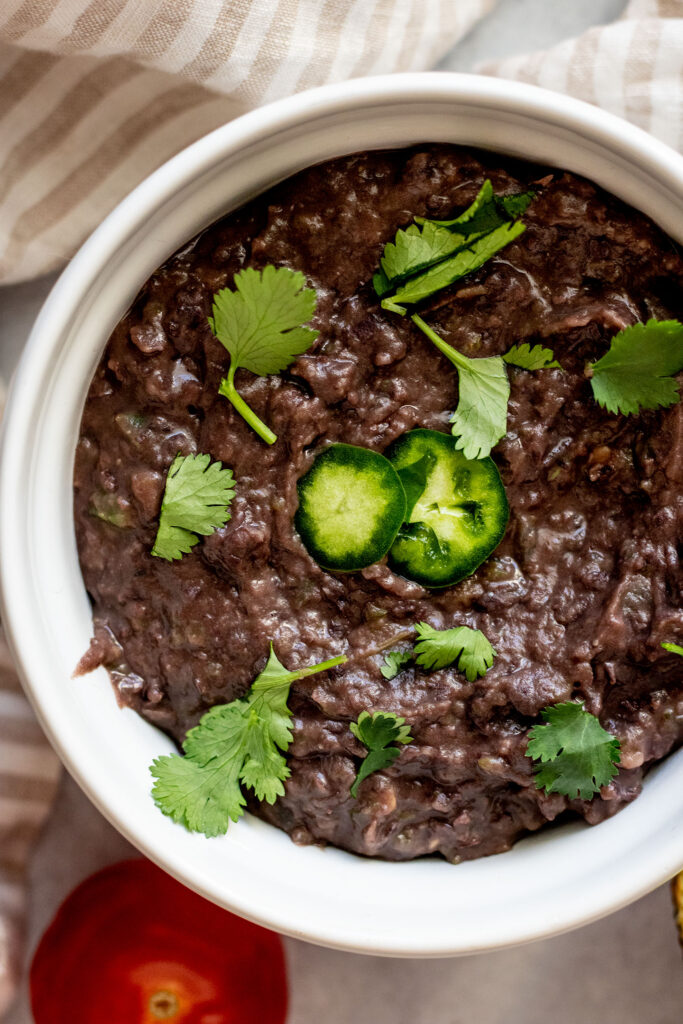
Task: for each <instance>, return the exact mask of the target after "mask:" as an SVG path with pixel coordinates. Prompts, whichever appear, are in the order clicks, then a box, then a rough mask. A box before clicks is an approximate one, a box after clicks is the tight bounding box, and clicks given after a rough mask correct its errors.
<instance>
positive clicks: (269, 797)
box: [150, 645, 347, 836]
mask: <svg viewBox="0 0 683 1024" xmlns="http://www.w3.org/2000/svg"><path fill="white" fill-rule="evenodd" d="M346 660H347V659H346V657H345V656H343V655H341V656H340V657H338V658H330V660H329V661H323V662H321V663H320V664H318V665H311V666H309V667H308V668H302V669H298V670H297V671H294V672H289V671H288V670H287V669H286V668H285V667H284V665H282V664H281V663H280V662H279V661H278V659H277V657H276V656H275V652H274V651H273V647H272V645H271V648H270V656H269V658H268V662H267V664H266V667H265V668H264V670H263V671H262V672H261V673H260V675H258V676H257V678H256V679H255V680H254V682H253V684H252V687H251V690H250V692H249V694H248V696H247V697H246V698H243V699H241V700H234V701H232V702H231V703H230V704H221V705H218V706H217V707H214V708H211V710H210V711H207V712H206V714H205V715H203V717H202V719H201V721H200V722H199V725H196V726H195V727H194V729H190V731H189V732H188V734H187V736H186V737H185V741H184V743H183V751H184V753H185V756H184V757H180V756H179V755H178V754H167V755H164V756H162V757H158V758H157V759H156V760H155V761H154V762H153V764H152V766H151V768H150V771H151V773H152V776H153V777H154V779H155V780H156V781H155V784H154V787H153V789H152V795H153V797H154V800H155V803H156V805H157V807H158V808H159V810H161V811H162V812H163V813H164V814H166V815H168V817H169V818H172V819H173V821H175V822H177V823H178V824H181V825H184V826H185V828H187V829H189V831H190V832H202V833H203V834H204V835H205V836H219V835H223V834H224V833H225V832H226V831H227V829H228V825H229V823H230V821H237V820H238V819H239V818H241V817H242V815H243V814H244V807H245V806H246V799H245V797H244V793H243V791H242V790H243V787H247V788H249V789H252V790H253V791H254V793H255V794H256V797H257V799H259V800H265V801H266V802H267V803H269V804H273V803H275V801H276V799H277V798H278V796H282V794H283V793H284V786H283V782H284V780H285V779H287V778H288V777H289V774H290V771H289V768H288V767H287V762H286V760H285V757H284V755H283V752H286V751H287V748H288V747H289V745H290V743H291V742H292V727H291V718H292V712H291V711H290V709H289V708H288V706H287V700H288V698H289V690H290V686H291V684H292V683H293V682H295V680H297V679H303V678H304V677H305V676H310V675H313V674H314V673H317V672H325V671H326V670H327V669H330V668H335V666H337V665H342V664H343V663H344V662H345V661H346Z"/></svg>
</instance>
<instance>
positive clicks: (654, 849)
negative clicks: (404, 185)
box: [0, 72, 683, 956]
mask: <svg viewBox="0 0 683 1024" xmlns="http://www.w3.org/2000/svg"><path fill="white" fill-rule="evenodd" d="M444 99H447V100H459V101H462V102H465V103H467V104H469V105H471V106H472V107H473V108H476V107H477V106H479V107H481V108H482V109H487V108H490V107H492V106H493V107H495V109H496V111H498V112H500V113H502V114H505V113H509V114H510V115H513V114H517V113H519V112H520V111H522V112H523V113H524V114H527V115H529V116H532V115H533V116H534V117H537V118H538V119H540V120H546V121H547V123H548V124H549V125H550V126H557V125H558V124H559V125H561V126H564V127H566V128H569V129H571V130H572V131H575V132H577V133H579V134H580V135H582V136H583V137H584V138H586V139H587V140H589V141H590V142H591V143H593V144H594V145H596V146H598V147H600V146H604V147H608V146H609V147H611V149H612V151H613V153H614V154H615V157H621V158H622V159H623V160H624V161H625V162H626V163H628V164H629V165H630V166H632V167H635V168H637V169H638V170H639V171H640V172H641V173H642V175H643V177H644V178H647V177H649V176H654V177H655V178H656V180H657V181H658V182H659V183H660V185H662V186H663V187H665V188H668V189H670V190H671V191H672V192H673V193H674V194H675V195H680V196H681V198H682V199H683V158H682V157H681V156H680V155H679V154H677V153H676V152H675V151H674V150H672V149H670V148H669V147H668V146H666V145H665V144H664V143H662V142H659V141H658V140H656V139H654V138H652V137H651V136H650V135H648V134H646V133H645V132H643V131H641V130H640V129H639V128H637V127H635V126H633V125H631V124H629V123H628V122H626V121H623V120H621V119H620V118H618V117H616V116H614V115H612V114H609V113H606V112H605V111H603V110H600V109H599V108H596V107H591V106H589V105H588V104H585V103H582V102H581V101H578V100H574V99H572V98H570V97H567V96H564V95H561V94H557V93H551V92H549V91H547V90H543V89H539V88H537V87H535V86H530V85H526V84H524V83H516V82H510V81H506V80H502V79H493V78H487V77H484V76H476V75H462V74H454V73H448V72H434V73H404V74H397V75H389V76H381V77H375V78H369V79H356V80H352V81H346V82H342V83H338V84H333V85H328V86H323V87H321V88H318V89H314V90H310V91H308V92H305V93H299V94H297V95H295V96H293V97H288V98H285V99H282V100H278V101H276V102H275V103H272V104H269V105H268V106H266V107H263V108H260V109H257V110H255V111H252V112H250V113H248V114H245V115H243V116H242V117H240V118H238V119H236V120H235V121H231V122H229V123H228V124H226V125H224V126H222V127H220V128H217V129H215V130H214V131H213V132H211V133H210V134H208V135H206V136H204V137H203V138H201V139H199V140H198V141H197V142H195V143H193V144H192V145H191V146H189V147H187V148H186V149H184V150H183V151H181V152H180V153H179V154H177V155H176V156H175V157H173V158H172V159H171V160H170V161H168V162H167V163H166V164H164V165H162V166H161V167H160V168H159V169H158V170H157V171H155V172H154V173H153V174H151V175H150V176H149V177H148V178H146V179H145V180H144V181H143V182H142V183H141V184H140V185H138V186H137V188H136V189H134V190H133V192H131V193H130V194H129V195H128V196H127V197H126V198H125V199H124V200H123V201H122V202H121V203H120V204H119V205H118V206H117V207H116V208H115V209H114V210H113V211H112V213H111V214H109V216H108V217H107V218H106V219H105V220H104V221H103V223H102V224H101V225H100V226H99V227H98V228H97V229H96V231H95V232H94V233H93V234H92V235H91V236H90V238H89V239H88V240H87V241H86V242H85V243H84V245H83V246H82V248H81V249H80V250H79V252H78V253H77V254H76V256H75V257H74V258H73V260H72V261H71V263H70V264H69V266H68V267H67V268H66V270H65V271H64V272H63V274H62V276H61V277H60V278H59V280H58V281H57V283H56V284H55V286H54V288H53V290H52V292H51V294H50V296H49V297H48V299H47V301H46V303H45V305H44V307H43V310H42V311H41V313H40V315H39V317H38V319H37V321H36V324H35V326H34V328H33V331H32V333H31V336H30V338H29V341H28V343H27V346H26V349H25V351H24V354H23V356H22V359H21V362H20V366H19V368H18V371H17V373H16V375H15V379H14V381H13V383H12V386H11V389H10V395H9V400H8V404H7V410H6V414H5V419H4V422H3V432H2V447H1V448H0V606H1V608H2V617H3V621H4V625H5V631H6V634H7V639H8V642H9V645H10V648H11V650H12V653H13V655H14V658H15V661H16V662H17V665H18V668H19V673H20V676H21V678H22V681H23V684H24V688H25V690H26V692H27V694H28V697H29V699H30V701H31V703H32V705H33V707H34V710H35V711H36V713H37V716H38V718H39V720H40V722H41V725H42V727H43V729H44V730H45V732H46V733H47V735H48V736H49V738H50V741H51V743H52V745H53V746H54V747H55V748H56V750H57V752H58V753H59V755H60V757H61V759H62V761H63V762H64V764H65V765H66V766H67V768H68V770H69V771H70V773H71V774H72V775H73V776H74V777H75V778H76V780H77V781H78V783H79V785H80V786H81V787H82V788H83V789H84V791H85V792H86V793H87V795H88V796H89V798H90V799H91V800H92V802H93V803H94V804H95V805H96V806H97V807H98V809H99V810H100V811H101V812H102V813H103V814H104V815H105V817H107V818H108V819H109V821H110V822H111V823H112V824H113V825H114V826H115V827H116V828H117V829H118V831H120V832H121V833H122V834H123V835H124V836H126V837H127V838H128V839H129V840H130V841H131V842H132V843H133V844H134V845H135V846H136V847H138V849H140V850H142V852H144V853H145V854H146V856H148V857H149V858H150V859H152V860H154V861H155V862H156V863H157V864H159V865H160V866H161V867H162V868H163V869H164V870H166V871H168V872H169V873H171V874H172V875H174V876H175V877H176V878H178V879H179V880H180V881H181V882H183V883H184V884H186V885H188V886H189V887H190V888H192V889H194V890H195V891H197V892H199V893H201V894H202V895H204V896H206V897H207V898H209V899H212V900H214V901H216V902H219V903H221V904H222V905H224V906H226V907H228V908H229V909H232V910H234V911H236V912H237V913H239V914H241V915H242V916H244V917H248V918H250V919H251V920H254V921H256V922H257V923H260V924H262V925H264V926H266V927H271V928H276V929H277V930H279V931H282V932H285V933H287V934H290V935H293V936H295V937H297V938H304V939H307V940H309V941H313V942H318V943H320V944H323V945H328V946H334V947H337V948H341V949H347V950H352V951H355V952H367V953H372V954H386V955H394V956H397V955H398V956H401V955H403V956H445V955H458V954H461V953H466V952H475V951H481V950H484V949H493V948H500V947H503V946H506V945H513V944H518V943H520V942H526V941H532V940H534V939H539V938H542V937H548V936H550V935H555V934H558V933H559V932H561V931H566V930H568V929H570V928H573V927H577V926H579V925H581V924H584V923H588V922H589V921H592V920H595V919H597V918H598V917H600V916H603V915H604V914H606V913H609V912H611V911H613V910H616V909H618V908H619V907H621V906H624V905H625V904H627V903H629V902H631V901H633V900H634V899H636V898H638V897H639V896H641V895H644V894H645V893H646V892H648V891H650V890H651V889H653V888H654V887H655V886H657V885H659V884H660V883H662V882H664V881H665V880H666V879H667V878H669V877H671V875H672V874H673V873H675V871H676V870H677V869H678V868H679V867H680V866H681V861H683V814H680V815H679V818H678V820H677V823H674V824H675V825H676V827H672V828H671V829H670V830H669V833H668V834H667V835H666V836H662V835H661V834H660V835H659V843H653V844H651V848H650V847H647V846H644V847H643V851H644V854H643V858H642V859H641V860H639V862H638V864H637V865H634V866H633V870H631V871H630V872H629V873H628V874H626V875H625V874H624V873H623V872H619V871H615V872H614V877H613V878H611V879H610V878H609V877H605V878H604V879H603V880H602V882H603V884H602V886H601V891H600V893H598V894H596V893H592V894H591V901H589V902H588V903H587V904H586V903H584V902H583V901H582V900H574V901H573V903H572V902H571V901H566V900H565V902H564V905H563V907H562V910H561V912H559V911H555V910H554V909H553V908H549V910H548V914H547V917H546V919H545V921H541V920H540V919H539V918H536V919H535V920H534V921H533V923H526V922H518V923H516V924H515V925H514V926H513V927H511V928H507V929H505V928H502V927H501V928H500V930H499V934H498V935H497V934H495V933H493V932H492V931H491V930H490V929H489V931H488V932H487V931H486V929H482V930H481V932H480V933H479V934H478V935H477V936H472V937H470V938H465V939H463V938H462V937H460V938H455V937H453V936H451V937H450V938H449V939H448V941H444V938H443V937H440V938H438V939H431V938H430V936H428V935H422V936H419V937H418V936H411V937H406V935H404V934H397V935H391V934H386V935H384V937H382V938H380V939H377V938H376V937H374V938H368V937H367V935H364V934H363V932H362V931H361V930H359V929H358V928H356V930H355V931H354V928H353V927H346V929H342V928H341V927H338V926H336V925H335V924H334V922H332V923H329V922H327V923H324V924H323V923H321V922H320V921H319V922H318V923H317V924H316V925H315V926H313V925H311V924H310V923H309V922H308V921H307V920H306V918H305V915H304V916H303V917H302V915H301V914H300V913H297V912H296V910H295V909H294V908H293V907H290V908H288V909H285V910H284V911H282V910H280V911H279V912H278V913H276V912H274V911H273V910H272V908H271V907H269V906H268V904H267V897H264V896H261V897H259V894H257V893H254V892H250V893H248V894H247V895H246V896H245V894H244V893H243V892H241V891H239V888H235V886H233V888H232V890H231V891H230V893H229V894H227V895H226V890H225V889H224V890H223V891H222V893H221V894H220V895H218V894H217V893H216V891H215V888H212V886H211V885H210V884H208V883H207V878H206V875H205V874H203V873H202V872H201V871H199V870H197V871H194V870H193V869H192V866H191V865H188V863H187V861H185V860H183V858H182V857H178V856H175V855H174V853H173V851H168V850H164V849H163V842H162V839H161V838H160V837H159V836H157V837H156V838H155V839H153V838H151V833H152V832H154V826H152V827H150V828H149V829H147V828H141V827H139V826H134V825H133V824H132V823H131V822H130V821H129V820H127V819H126V815H125V814H124V813H122V812H121V809H120V808H117V809H114V806H113V801H112V799H111V793H109V794H108V793H107V787H106V786H105V785H104V784H103V782H102V780H100V781H98V782H95V781H94V780H93V777H92V776H91V775H90V774H89V771H88V767H89V765H88V758H87V757H85V756H84V754H83V751H82V749H81V748H80V747H79V745H78V742H75V743H73V742H72V740H73V737H70V736H69V735H68V728H67V725H66V723H65V722H64V721H63V720H62V721H61V722H60V714H59V709H58V706H57V704H56V703H55V697H54V694H52V693H50V692H49V690H48V688H47V685H46V683H45V681H44V680H43V679H41V678H39V677H38V674H37V673H36V672H35V671H34V669H33V667H32V665H33V647H34V645H35V635H34V631H33V628H32V626H33V621H34V618H33V616H32V612H33V611H34V604H33V600H32V598H31V585H32V584H34V583H35V581H34V580H32V577H31V574H30V573H28V574H22V558H23V556H24V551H23V549H22V546H21V545H20V544H16V543H15V537H16V536H20V535H21V530H20V529H19V528H20V526H21V523H20V517H21V516H22V507H23V506H22V502H19V501H17V500H16V495H17V494H18V493H21V490H22V480H23V477H22V472H23V467H22V463H21V455H22V453H23V452H24V451H25V450H26V449H27V446H29V447H30V444H31V443H32V440H33V439H34V438H35V429H34V425H33V424H32V423H31V422H30V417H31V414H32V412H33V411H35V409H36V395H35V391H36V382H37V381H39V380H40V379H41V377H45V375H46V373H48V372H49V361H50V355H51V352H52V350H53V349H54V348H55V347H56V346H57V345H58V342H59V337H60V336H61V334H62V333H63V332H64V330H66V329H67V325H68V324H69V323H70V321H71V320H73V318H74V317H75V316H77V311H78V310H77V301H78V297H79V296H82V295H83V294H84V293H85V291H86V290H87V289H88V287H89V286H90V283H91V282H92V280H93V278H94V276H96V274H97V273H98V272H99V270H100V269H102V268H104V267H106V265H107V261H108V260H109V259H111V258H112V257H113V256H114V254H115V253H116V252H117V250H118V249H119V247H120V246H121V245H122V244H123V242H124V241H125V239H127V238H129V237H130V235H131V233H132V232H133V231H134V229H135V228H136V227H138V226H139V225H140V223H141V222H143V221H144V220H145V218H146V217H147V216H149V213H150V211H151V210H153V209H158V208H160V207H161V206H162V205H163V204H164V203H165V202H166V201H167V200H168V199H170V198H171V197H172V196H173V195H174V194H177V193H178V192H179V191H180V190H181V189H183V188H184V187H186V186H191V184H192V182H193V180H196V179H197V178H198V177H199V176H200V174H201V172H202V171H204V170H205V169H207V168H209V167H211V166H213V165H217V164H219V163H220V162H221V161H222V160H224V159H225V158H226V154H228V153H235V152H236V151H238V150H239V148H240V147H242V146H245V145H247V144H249V143H250V142H253V141H254V140H259V139H264V138H268V136H269V134H271V133H273V132H277V131H281V130H283V129H286V128H287V127H288V126H291V125H294V124H300V123H302V122H303V121H306V120H307V119H309V118H311V117H312V116H315V117H324V116H328V115H333V114H334V113H335V112H338V111H348V110H349V109H350V108H352V109H354V110H360V109H363V108H364V107H370V106H372V105H377V104H383V103H386V104H395V103H396V102H397V101H401V100H402V101H404V102H405V103H406V104H408V103H411V102H414V101H421V102H431V101H435V100H438V101H439V102H443V101H444ZM345 151H347V152H348V151H350V150H348V149H346V150H345ZM226 205H227V206H229V205H230V204H226ZM29 500H30V496H28V497H26V501H27V502H29ZM682 765H683V762H682V761H681V759H680V757H678V766H679V768H680V767H681V766H682ZM682 788H683V787H682ZM639 799H640V800H641V801H642V800H643V799H644V796H641V797H640V798H639ZM682 807H683V805H682ZM152 809H153V805H152V803H151V801H150V810H152ZM607 824H608V823H607V822H606V823H603V825H601V828H605V826H606V825H607ZM266 827H270V826H266ZM158 831H159V832H160V830H158ZM287 841H288V842H289V840H287ZM337 853H339V851H337ZM512 855H513V854H512V853H506V854H505V857H511V856H512ZM341 856H342V857H345V858H348V857H350V856H352V855H349V854H345V853H341ZM330 860H334V862H335V863H336V864H339V863H340V862H339V861H338V860H335V858H334V857H331V858H330ZM354 860H355V861H356V862H357V863H358V864H363V865H364V870H365V871H366V872H372V871H373V868H372V867H370V865H371V864H373V863H374V862H372V861H364V860H363V859H361V858H355V857H354ZM496 860H497V858H489V859H488V860H487V861H486V862H482V861H478V862H470V863H477V864H482V863H486V864H490V865H491V867H492V873H495V871H496V867H497V866H498V865H495V866H494V863H495V861H496ZM382 863H386V862H382ZM413 863H415V862H413ZM395 866H397V867H403V865H395ZM451 870H452V869H451ZM484 870H486V869H484Z"/></svg>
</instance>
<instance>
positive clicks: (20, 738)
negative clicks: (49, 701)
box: [0, 682, 46, 755]
mask: <svg viewBox="0 0 683 1024" xmlns="http://www.w3.org/2000/svg"><path fill="white" fill-rule="evenodd" d="M17 689H19V684H18V682H17ZM21 701H22V703H23V706H24V714H25V717H24V718H18V717H17V716H16V715H14V716H10V715H9V714H7V715H5V711H4V708H3V706H2V702H1V701H0V718H1V719H2V722H1V723H0V743H5V742H7V743H21V744H23V745H24V746H25V747H26V748H27V754H28V755H30V753H31V751H30V750H29V749H28V748H31V747H36V746H42V747H44V746H45V742H46V741H45V734H44V733H43V730H42V729H41V728H40V726H39V725H38V722H37V721H36V720H35V718H34V717H33V715H32V713H31V712H30V709H29V707H28V705H27V703H26V700H25V698H24V697H23V695H22V697H21Z"/></svg>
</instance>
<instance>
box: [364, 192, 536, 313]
mask: <svg viewBox="0 0 683 1024" xmlns="http://www.w3.org/2000/svg"><path fill="white" fill-rule="evenodd" d="M533 198H534V193H533V192H524V193H521V194H520V195H516V196H505V197H498V196H495V195H494V194H493V186H492V184H491V182H490V181H489V180H486V181H485V182H484V184H483V185H482V187H481V189H480V190H479V194H478V195H477V197H476V199H475V200H474V202H473V203H471V204H470V206H469V207H468V208H467V209H466V210H465V211H464V212H463V213H461V214H460V215H459V216H458V217H455V218H454V219H452V220H442V221H435V220H429V219H427V218H425V217H416V218H415V223H414V224H411V225H410V226H409V227H407V228H400V229H399V230H398V231H397V232H396V236H395V238H394V240H393V241H392V242H388V243H387V244H386V246H385V247H384V252H383V253H382V257H381V259H380V270H379V271H378V272H377V273H376V274H375V276H374V277H373V284H374V287H375V291H376V292H377V294H378V295H379V296H380V298H381V300H382V308H383V309H386V310H389V311H391V312H393V313H399V314H400V315H401V316H403V315H404V314H405V312H406V306H411V305H415V304H416V303H418V302H422V300H423V299H426V298H429V296H430V295H433V294H434V293H435V292H437V291H440V290H441V289H442V288H447V287H448V286H449V285H451V284H454V283H455V282H456V281H458V280H460V278H462V277H465V276H466V275H467V274H471V273H472V272H473V271H474V270H478V269H479V267H481V266H483V264H484V263H486V262H487V261H488V260H489V259H491V257H492V256H495V254H496V253H497V252H499V251H500V250H501V249H503V248H504V247H505V246H506V245H509V243H510V242H512V241H513V240H514V239H515V238H517V237H519V235H521V234H522V232H523V231H524V230H525V227H524V224H522V223H521V221H520V220H519V219H518V218H519V217H520V216H521V215H522V214H523V213H524V212H525V210H526V209H527V207H528V205H529V203H530V202H531V201H532V199H533Z"/></svg>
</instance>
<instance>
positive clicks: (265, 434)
mask: <svg viewBox="0 0 683 1024" xmlns="http://www.w3.org/2000/svg"><path fill="white" fill-rule="evenodd" d="M236 370H237V366H236V364H235V361H234V360H231V361H230V369H229V370H228V376H227V377H224V378H223V380H222V381H221V385H220V387H219V389H218V391H219V393H220V394H221V395H223V397H224V398H227V400H228V401H229V402H231V403H232V405H233V406H234V408H235V409H236V410H237V412H238V413H239V414H240V416H242V417H243V418H244V419H245V420H246V421H247V423H248V424H249V426H250V427H251V428H252V430H255V431H256V433H257V434H258V436H259V437H260V438H261V439H262V440H263V441H265V442H266V444H275V442H276V441H277V434H274V433H273V431H272V430H271V429H270V427H267V426H266V424H265V423H264V422H263V420H260V419H259V418H258V416H257V415H256V413H255V412H254V410H253V409H250V408H249V406H248V405H247V403H246V402H245V401H244V399H243V398H242V396H241V395H239V394H238V393H237V388H236V387H235V371H236Z"/></svg>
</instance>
